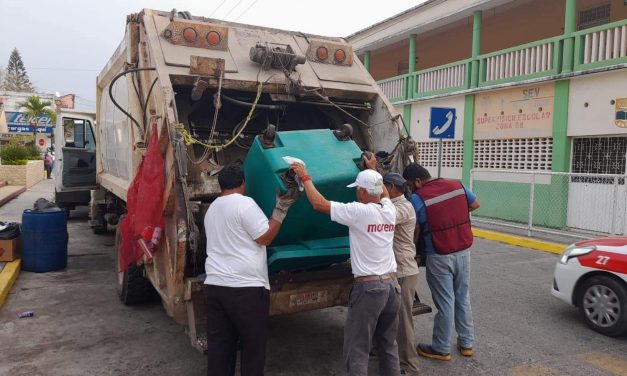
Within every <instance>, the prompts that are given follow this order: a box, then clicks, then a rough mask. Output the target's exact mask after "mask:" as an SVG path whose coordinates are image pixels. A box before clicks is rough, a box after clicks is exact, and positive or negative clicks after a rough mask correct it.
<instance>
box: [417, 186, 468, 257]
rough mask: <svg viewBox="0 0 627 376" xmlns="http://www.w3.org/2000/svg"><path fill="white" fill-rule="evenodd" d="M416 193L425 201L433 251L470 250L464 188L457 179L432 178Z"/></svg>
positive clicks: (447, 252) (452, 251)
mask: <svg viewBox="0 0 627 376" xmlns="http://www.w3.org/2000/svg"><path fill="white" fill-rule="evenodd" d="M416 194H417V195H418V196H419V197H420V198H421V199H422V201H424V204H425V208H426V211H427V225H428V227H429V232H430V233H431V239H432V240H433V246H434V247H435V251H436V252H437V253H439V254H449V253H455V252H459V251H463V250H464V249H468V248H470V246H471V245H472V241H473V235H472V229H471V228H470V214H469V210H468V199H467V198H466V191H465V190H464V186H463V185H462V184H461V183H460V182H458V181H456V180H448V179H434V180H431V181H429V182H428V183H426V184H425V185H423V186H422V188H419V189H417V190H416Z"/></svg>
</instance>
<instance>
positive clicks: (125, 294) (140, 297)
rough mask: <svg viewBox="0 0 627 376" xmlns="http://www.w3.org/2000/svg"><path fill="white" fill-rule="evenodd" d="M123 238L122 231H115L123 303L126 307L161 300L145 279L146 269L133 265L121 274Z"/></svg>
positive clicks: (117, 272) (118, 273)
mask: <svg viewBox="0 0 627 376" xmlns="http://www.w3.org/2000/svg"><path fill="white" fill-rule="evenodd" d="M121 244H122V236H121V235H120V231H119V230H116V231H115V271H116V274H117V292H118V297H119V298H120V300H121V301H122V303H124V304H126V305H134V304H144V303H152V302H156V301H158V300H159V298H160V297H159V294H158V293H157V291H156V290H155V288H154V287H153V286H152V284H151V283H150V280H148V278H146V277H144V267H143V266H138V265H137V264H133V265H131V266H129V267H128V268H126V270H125V271H123V272H119V270H120V268H119V265H120V245H121Z"/></svg>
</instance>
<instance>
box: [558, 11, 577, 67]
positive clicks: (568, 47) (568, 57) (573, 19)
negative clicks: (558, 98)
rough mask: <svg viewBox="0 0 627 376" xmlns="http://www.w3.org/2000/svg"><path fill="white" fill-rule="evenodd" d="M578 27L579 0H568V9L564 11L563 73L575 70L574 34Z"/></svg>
mask: <svg viewBox="0 0 627 376" xmlns="http://www.w3.org/2000/svg"><path fill="white" fill-rule="evenodd" d="M576 27H577V0H566V11H565V12H564V36H565V37H566V39H564V55H563V59H562V60H563V63H562V73H569V72H572V71H573V61H574V59H575V51H574V50H575V38H574V37H573V36H572V34H573V33H574V32H575V28H576Z"/></svg>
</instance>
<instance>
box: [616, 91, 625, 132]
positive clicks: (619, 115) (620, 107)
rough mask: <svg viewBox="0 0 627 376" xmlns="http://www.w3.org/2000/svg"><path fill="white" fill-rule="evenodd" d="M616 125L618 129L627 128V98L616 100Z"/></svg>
mask: <svg viewBox="0 0 627 376" xmlns="http://www.w3.org/2000/svg"><path fill="white" fill-rule="evenodd" d="M614 119H615V120H614V124H616V126H617V127H621V128H627V98H618V99H617V100H616V116H615V118H614Z"/></svg>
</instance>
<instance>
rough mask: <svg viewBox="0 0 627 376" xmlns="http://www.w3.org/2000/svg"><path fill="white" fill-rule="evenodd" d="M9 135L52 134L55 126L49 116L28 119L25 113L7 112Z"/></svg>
mask: <svg viewBox="0 0 627 376" xmlns="http://www.w3.org/2000/svg"><path fill="white" fill-rule="evenodd" d="M5 114H6V117H7V126H8V128H9V133H52V129H53V128H54V124H52V119H51V118H50V116H48V115H39V116H37V117H34V118H30V119H29V118H28V117H27V116H26V115H25V114H24V113H23V112H6V113H5Z"/></svg>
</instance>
